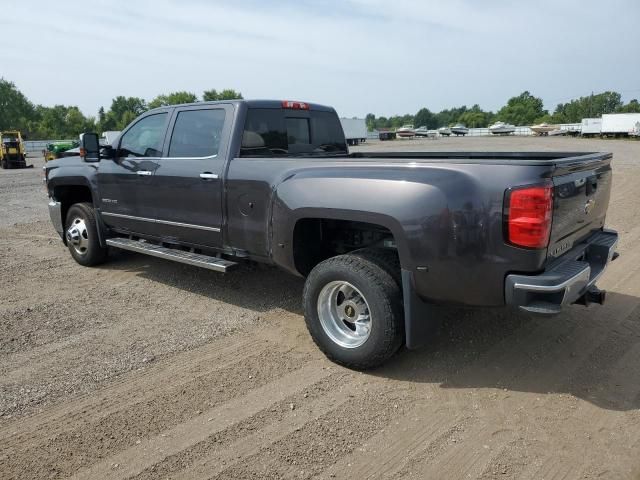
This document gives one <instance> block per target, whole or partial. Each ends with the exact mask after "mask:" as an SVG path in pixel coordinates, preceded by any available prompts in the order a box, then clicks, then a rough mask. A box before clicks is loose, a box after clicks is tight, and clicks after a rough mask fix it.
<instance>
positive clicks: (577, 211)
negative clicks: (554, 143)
mask: <svg viewBox="0 0 640 480" xmlns="http://www.w3.org/2000/svg"><path fill="white" fill-rule="evenodd" d="M553 185H554V197H553V202H554V208H553V223H552V227H551V238H550V241H549V250H548V256H549V257H558V256H560V255H562V254H563V253H564V252H566V251H567V250H569V249H570V248H571V247H572V246H573V245H574V244H575V243H577V242H579V241H580V240H582V239H584V238H585V237H587V236H588V235H590V234H591V233H592V232H593V231H594V230H600V229H601V228H602V227H603V226H604V221H605V216H606V214H607V208H608V206H609V196H610V194H611V154H590V155H584V156H583V157H575V158H574V159H566V160H565V161H563V162H560V163H559V164H558V165H556V170H555V173H554V176H553Z"/></svg>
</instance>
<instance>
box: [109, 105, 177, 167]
mask: <svg viewBox="0 0 640 480" xmlns="http://www.w3.org/2000/svg"><path fill="white" fill-rule="evenodd" d="M166 123H167V113H166V112H164V113H157V114H155V115H149V116H148V117H144V118H143V119H142V120H140V121H139V122H137V123H136V124H135V125H134V126H133V127H131V128H130V129H129V130H127V131H126V132H125V134H124V135H123V136H122V140H121V141H120V149H119V153H118V155H119V156H121V157H160V156H162V140H163V137H164V130H165V125H166Z"/></svg>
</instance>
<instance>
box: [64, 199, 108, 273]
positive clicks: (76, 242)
mask: <svg viewBox="0 0 640 480" xmlns="http://www.w3.org/2000/svg"><path fill="white" fill-rule="evenodd" d="M97 225H98V224H97V221H96V214H95V211H94V210H93V206H92V205H91V204H90V203H76V204H74V205H72V206H71V208H69V211H68V212H67V220H66V222H65V229H64V230H65V237H66V240H67V247H68V248H69V253H71V256H72V257H73V259H74V260H75V261H76V262H78V263H79V264H80V265H83V266H85V267H92V266H94V265H98V264H100V263H102V262H104V261H105V259H106V258H107V249H106V248H104V247H102V246H100V241H99V239H98V227H97Z"/></svg>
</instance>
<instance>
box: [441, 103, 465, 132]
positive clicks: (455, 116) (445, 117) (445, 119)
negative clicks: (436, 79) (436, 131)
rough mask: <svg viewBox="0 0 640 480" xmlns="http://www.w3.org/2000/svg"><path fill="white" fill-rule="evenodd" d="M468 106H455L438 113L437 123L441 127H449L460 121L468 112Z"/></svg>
mask: <svg viewBox="0 0 640 480" xmlns="http://www.w3.org/2000/svg"><path fill="white" fill-rule="evenodd" d="M466 111H467V107H466V106H465V105H463V106H462V107H454V108H450V109H446V110H442V111H440V112H438V113H437V114H436V120H437V122H436V123H437V125H438V126H439V127H448V126H451V125H454V124H456V123H458V122H460V117H461V116H462V115H463V114H464V113H466Z"/></svg>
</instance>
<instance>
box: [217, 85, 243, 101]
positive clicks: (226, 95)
mask: <svg viewBox="0 0 640 480" xmlns="http://www.w3.org/2000/svg"><path fill="white" fill-rule="evenodd" d="M237 99H239V100H242V94H241V93H240V92H236V91H235V90H232V89H230V88H225V89H224V90H222V91H221V92H220V94H219V95H218V100H237Z"/></svg>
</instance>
